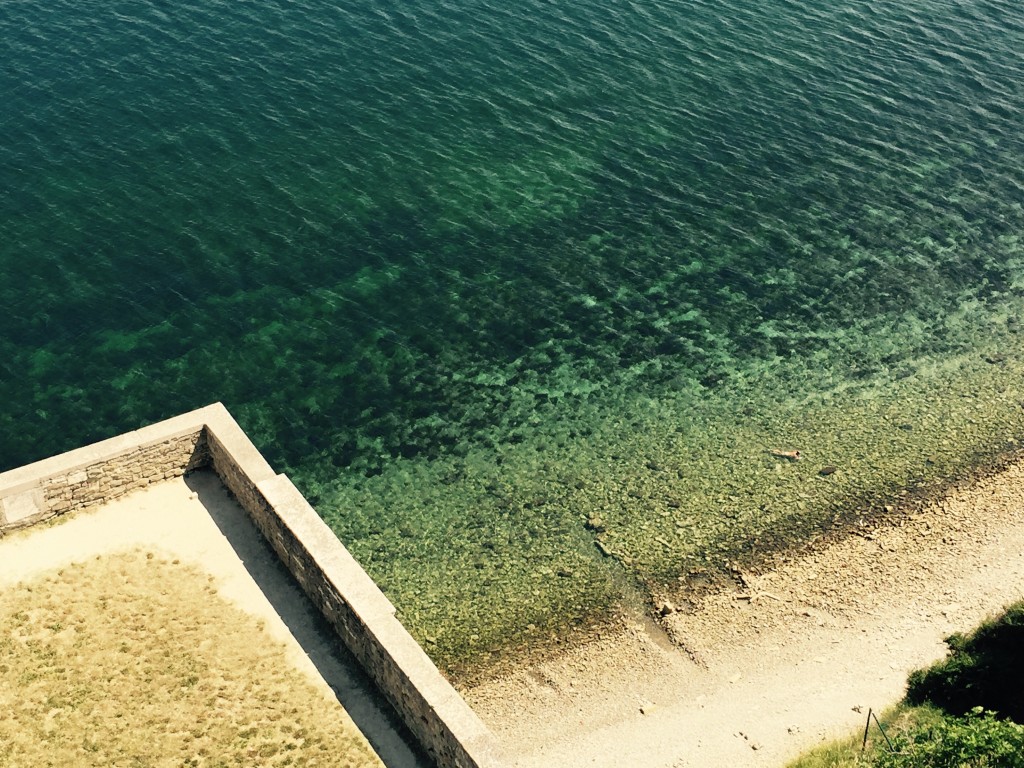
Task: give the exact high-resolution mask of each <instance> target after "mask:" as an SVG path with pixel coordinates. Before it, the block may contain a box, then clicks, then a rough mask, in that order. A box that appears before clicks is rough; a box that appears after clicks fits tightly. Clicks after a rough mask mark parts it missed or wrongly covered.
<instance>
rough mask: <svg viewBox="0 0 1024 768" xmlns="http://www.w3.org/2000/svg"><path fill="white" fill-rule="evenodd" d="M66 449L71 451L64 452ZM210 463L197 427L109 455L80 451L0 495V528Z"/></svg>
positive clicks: (36, 519) (11, 527)
mask: <svg viewBox="0 0 1024 768" xmlns="http://www.w3.org/2000/svg"><path fill="white" fill-rule="evenodd" d="M66 455H71V454H66ZM208 463H209V454H208V452H207V451H206V441H205V439H204V437H203V434H202V429H201V428H191V429H189V430H187V431H185V432H184V433H182V434H176V435H172V436H167V437H165V438H163V439H161V440H158V441H156V442H153V443H139V444H137V445H134V446H132V447H131V448H130V449H128V450H125V451H123V452H117V453H114V454H113V455H103V454H100V455H95V456H93V457H91V460H90V457H89V456H88V455H86V456H83V460H82V461H81V462H78V463H70V464H65V466H61V467H54V469H55V472H54V473H52V474H49V475H44V476H42V477H38V478H37V479H36V481H35V482H34V483H33V484H32V485H31V487H29V488H26V489H25V490H23V491H21V492H20V493H19V492H18V491H17V490H13V491H10V492H8V494H7V497H6V498H3V499H0V534H2V533H5V532H7V531H10V530H16V529H18V528H25V527H27V526H30V525H34V524H35V523H38V522H42V521H43V520H47V519H49V518H51V517H55V516H57V515H63V514H67V513H68V512H73V511H75V510H79V509H86V508H88V507H92V506H96V505H97V504H102V503H104V502H107V501H111V500H113V499H116V498H118V497H120V496H124V495H125V494H128V493H131V492H132V491H136V490H139V489H141V488H145V487H146V486H148V485H150V484H152V483H158V482H161V481H163V480H167V479H169V478H172V477H180V476H181V475H183V474H185V473H187V472H191V471H192V470H194V469H198V468H199V467H202V466H204V465H205V464H208Z"/></svg>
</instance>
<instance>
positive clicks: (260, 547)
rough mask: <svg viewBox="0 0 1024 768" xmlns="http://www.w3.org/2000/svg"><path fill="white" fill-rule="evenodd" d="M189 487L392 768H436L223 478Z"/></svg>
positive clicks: (209, 475)
mask: <svg viewBox="0 0 1024 768" xmlns="http://www.w3.org/2000/svg"><path fill="white" fill-rule="evenodd" d="M185 483H186V485H188V487H189V488H190V489H191V490H192V491H193V492H195V493H196V494H198V496H199V501H200V502H202V504H203V506H204V507H205V508H206V510H207V511H208V512H209V514H210V517H211V519H212V520H213V522H214V523H215V524H216V526H217V527H218V528H219V529H220V531H221V533H223V534H224V537H225V538H226V539H227V540H228V542H229V543H230V544H231V547H232V548H233V549H234V550H235V553H236V554H237V555H238V557H239V559H240V560H241V561H242V563H243V564H244V566H245V569H246V571H248V573H249V575H250V576H251V577H252V579H253V581H255V582H256V584H257V586H259V588H260V589H261V590H262V591H263V594H264V595H266V597H267V599H268V600H269V601H270V604H271V605H272V606H273V607H274V610H276V611H277V613H278V615H279V616H280V617H281V620H282V621H283V622H284V623H285V626H287V627H288V629H289V630H290V631H291V633H292V635H293V636H294V637H295V639H296V640H297V641H298V643H299V645H300V646H301V647H302V650H303V652H304V653H305V654H306V655H307V656H308V657H309V658H310V660H311V661H312V662H313V664H314V665H315V666H316V668H317V669H318V670H319V672H320V674H321V675H322V676H323V678H324V680H325V681H327V684H328V685H329V686H330V687H331V689H332V690H333V691H334V694H335V696H336V697H337V699H338V701H339V702H340V703H341V705H342V706H343V707H344V708H345V710H346V711H347V712H348V714H349V716H350V717H351V718H352V720H353V721H354V722H355V724H356V725H357V726H358V727H359V729H360V730H361V731H362V732H363V734H364V735H365V736H366V738H367V740H368V741H369V742H370V745H371V746H372V747H373V748H374V750H375V751H376V752H377V754H378V755H379V756H380V758H381V760H383V761H384V764H385V765H386V766H387V768H435V764H434V762H433V761H432V760H431V759H430V758H429V757H428V756H427V755H426V754H425V753H424V752H423V750H422V749H421V748H420V747H419V745H418V744H417V742H416V739H415V738H414V737H413V735H412V734H411V733H410V732H409V730H408V729H407V728H406V727H405V725H404V724H403V723H402V721H401V719H400V718H399V716H398V714H397V713H396V712H395V711H394V709H393V708H392V707H391V705H390V704H388V702H387V700H386V699H385V698H384V696H383V694H381V693H380V691H379V690H378V689H377V687H376V685H375V684H374V683H373V681H372V680H370V678H369V677H368V676H367V674H366V673H365V672H363V670H362V667H361V666H360V665H359V662H357V661H356V659H355V658H354V657H353V656H352V654H351V653H350V652H349V650H348V649H347V648H346V647H345V646H344V645H343V644H342V643H341V641H340V640H339V638H338V636H337V634H336V633H335V632H334V630H333V628H332V627H331V626H330V624H328V623H327V621H326V620H325V619H324V618H323V616H321V615H320V613H319V611H317V609H316V608H315V607H314V606H313V604H312V603H311V602H310V601H309V599H308V598H307V597H306V595H305V593H304V592H303V591H302V589H301V588H300V587H299V585H298V584H297V583H296V581H295V579H294V578H293V577H292V575H291V574H290V573H289V572H288V570H287V568H285V566H284V564H283V563H281V561H280V560H279V559H278V557H277V555H276V554H275V553H274V551H273V550H272V549H271V548H270V545H269V544H268V543H267V541H266V540H265V539H264V538H263V536H262V534H261V533H260V532H259V531H258V530H257V528H256V526H255V525H254V524H253V522H252V520H251V519H250V517H249V516H248V514H246V512H245V510H243V509H242V508H241V506H239V504H238V503H237V502H236V501H235V500H234V499H233V498H232V497H231V496H230V495H229V493H228V490H227V489H226V488H225V487H224V485H223V484H222V483H221V481H220V478H218V477H217V475H216V474H215V473H214V472H213V471H212V470H209V469H205V470H201V471H198V472H193V473H192V474H190V475H188V476H187V477H186V478H185Z"/></svg>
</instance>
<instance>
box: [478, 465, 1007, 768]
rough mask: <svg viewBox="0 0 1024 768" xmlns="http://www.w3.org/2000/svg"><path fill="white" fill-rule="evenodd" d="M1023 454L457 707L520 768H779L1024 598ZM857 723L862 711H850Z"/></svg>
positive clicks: (493, 682) (499, 683)
mask: <svg viewBox="0 0 1024 768" xmlns="http://www.w3.org/2000/svg"><path fill="white" fill-rule="evenodd" d="M1022 553H1024V455H1022V454H1021V453H1020V452H1018V453H1015V454H1014V455H1012V456H1007V457H1005V458H1004V459H1003V460H1002V461H1000V462H998V463H996V464H995V465H994V466H992V467H991V468H990V469H989V471H987V472H980V473H977V474H975V475H974V476H973V477H971V478H961V479H959V480H953V481H952V482H951V483H950V484H949V486H948V487H947V488H946V489H945V491H944V492H942V493H940V494H938V495H933V496H932V497H931V498H930V499H929V500H918V501H917V502H916V503H911V504H909V505H906V506H903V507H901V508H900V509H898V510H897V509H896V508H894V509H893V510H892V511H891V512H888V513H886V514H883V515H882V516H880V517H876V518H874V519H865V520H864V522H863V525H858V526H856V527H854V528H852V529H850V530H848V531H847V533H846V534H845V535H843V536H828V535H826V536H825V537H823V538H822V539H821V540H820V541H818V542H812V543H810V544H808V545H806V546H803V547H800V548H798V549H796V550H794V551H792V552H789V553H779V554H778V555H776V556H775V557H774V559H773V561H772V562H771V563H770V565H769V566H768V567H765V568H764V569H763V570H761V571H754V570H750V571H746V570H744V571H741V572H740V574H739V578H738V579H737V580H736V581H734V582H733V584H732V586H731V587H728V586H726V588H723V589H719V590H717V591H709V592H708V593H707V594H706V595H705V596H704V598H703V599H702V600H701V601H700V603H699V605H697V606H695V607H694V608H693V609H692V610H690V611H685V610H680V611H676V612H673V613H669V614H667V615H666V616H665V617H663V618H662V619H661V621H660V623H655V622H653V621H644V620H643V619H642V617H639V616H632V617H629V616H623V617H622V618H621V619H620V623H619V626H618V627H617V628H613V629H609V630H606V631H605V632H604V633H600V634H599V635H598V636H596V637H591V638H589V639H587V640H584V641H582V642H579V643H577V644H574V645H571V646H570V647H568V648H567V649H566V650H564V651H562V652H560V653H555V654H549V655H548V656H547V657H546V658H539V659H537V658H535V659H532V660H530V661H529V662H528V663H526V664H525V665H524V667H523V668H522V669H520V670H518V671H514V672H505V673H499V674H497V675H495V676H494V677H492V678H491V679H489V680H487V681H486V682H479V683H476V684H473V685H468V686H465V687H464V689H463V691H462V693H463V695H464V696H466V698H467V700H468V701H469V702H470V704H471V705H472V706H473V707H474V709H475V710H476V711H477V712H478V713H479V714H480V715H481V717H482V718H483V719H484V721H485V722H486V723H487V724H488V726H489V727H490V728H491V729H492V730H493V731H494V732H495V733H496V735H497V736H498V738H499V740H500V741H501V742H502V743H503V744H504V746H505V748H506V749H507V750H508V752H509V754H510V756H512V761H511V762H512V765H513V766H516V768H534V766H536V768H540V766H543V765H555V764H558V765H581V766H582V765H587V766H609V767H610V766H612V765H622V764H629V765H634V766H637V768H648V767H649V768H668V766H672V767H673V768H684V767H686V766H694V767H696V766H707V767H708V768H715V766H722V767H723V768H724V767H725V766H780V765H783V764H784V762H785V761H786V760H789V759H791V758H793V757H795V756H796V755H797V754H799V753H800V752H801V751H803V750H805V749H807V748H810V747H813V746H815V745H817V744H819V743H821V742H822V741H824V740H827V739H830V738H834V737H837V736H842V735H844V734H846V733H848V732H851V731H852V730H855V729H856V728H857V727H858V726H859V725H861V724H862V720H863V713H865V712H866V711H867V708H868V707H874V708H875V709H876V710H878V709H881V708H884V707H885V706H887V705H889V704H891V703H894V702H895V701H896V700H897V699H898V698H899V697H900V696H902V693H903V687H904V684H905V680H906V675H907V674H908V673H909V672H910V671H911V670H912V669H915V668H918V667H920V666H923V665H925V664H928V663H931V662H932V661H935V660H937V659H938V658H941V657H942V655H943V654H944V652H945V646H944V645H943V642H942V640H943V638H944V637H946V636H947V635H949V634H950V633H951V632H954V631H966V630H969V629H971V628H973V626H975V625H976V624H977V623H978V622H980V621H981V620H982V619H984V618H985V617H986V616H987V615H989V614H991V613H993V612H995V611H998V610H999V609H1000V608H1002V607H1003V606H1004V605H1005V604H1006V603H1008V602H1011V601H1013V600H1015V599H1020V598H1021V597H1022V596H1024V554H1022ZM858 709H859V710H860V711H857V710H858Z"/></svg>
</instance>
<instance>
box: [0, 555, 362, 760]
mask: <svg viewBox="0 0 1024 768" xmlns="http://www.w3.org/2000/svg"><path fill="white" fill-rule="evenodd" d="M211 581H212V579H211V577H209V576H207V575H205V574H203V573H201V572H200V571H198V570H197V569H194V568H192V567H189V566H185V565H180V564H178V563H177V561H175V562H168V561H167V560H164V559H161V558H160V557H158V556H154V555H152V554H147V553H143V552H135V553H124V554H117V555H107V556H103V557H97V558H96V559H95V560H92V561H89V562H88V563H85V564H80V565H73V566H68V567H66V568H64V569H63V570H61V571H59V572H57V573H55V574H53V575H50V576H49V577H45V578H41V579H39V580H36V581H32V582H27V583H22V584H19V585H18V586H16V587H13V588H10V589H8V590H6V591H5V593H4V594H3V595H2V597H0V713H3V714H2V716H0V766H9V767H10V768H14V767H15V766H24V767H25V768H36V767H37V766H62V767H63V766H69V765H75V766H82V765H93V766H131V767H135V766H157V765H160V766H165V765H166V766H170V765H175V766H178V765H187V766H235V765H246V766H248V765H261V766H262V765H266V766H286V765H291V766H318V765H323V766H327V765H330V766H332V767H333V766H350V767H353V768H354V767H356V766H359V767H362V766H381V763H380V761H379V760H378V758H377V757H376V756H375V755H374V754H373V752H372V751H371V750H370V748H369V746H368V745H367V744H366V742H365V740H364V739H363V737H362V735H361V734H360V733H359V731H358V730H357V729H356V727H355V726H354V725H353V724H352V722H351V720H350V719H349V718H348V715H347V714H346V713H345V711H344V710H343V709H342V708H341V706H340V705H339V704H338V703H337V702H336V701H335V700H333V699H331V698H329V697H328V696H327V695H325V694H324V693H321V692H320V691H319V690H318V689H317V688H316V687H315V686H314V684H313V683H312V682H311V681H310V680H308V679H307V678H306V677H305V676H304V675H302V674H301V673H300V672H299V671H298V670H296V669H294V667H292V666H291V664H290V663H289V662H288V660H287V657H286V655H285V650H284V647H283V646H282V645H281V644H279V643H278V642H277V641H275V640H273V639H272V638H271V637H270V636H269V634H268V633H267V632H266V631H265V630H264V629H263V627H262V622H260V621H259V620H257V619H255V618H254V617H252V616H250V615H249V614H247V613H244V612H243V611H241V610H240V609H238V608H236V607H234V606H233V605H231V604H229V603H228V602H226V601H225V600H224V599H222V598H221V597H220V596H219V595H217V593H216V590H215V589H214V587H213V585H212V584H211Z"/></svg>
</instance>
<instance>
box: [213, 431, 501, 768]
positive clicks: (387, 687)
mask: <svg viewBox="0 0 1024 768" xmlns="http://www.w3.org/2000/svg"><path fill="white" fill-rule="evenodd" d="M209 444H210V455H211V459H212V464H213V468H214V471H215V472H217V474H218V475H219V476H220V478H221V481H222V482H223V483H224V485H225V486H226V487H227V488H228V489H229V490H230V491H231V492H232V493H233V494H234V496H235V498H236V499H237V500H238V501H239V503H240V504H241V505H242V507H243V508H245V509H246V511H247V512H248V513H249V514H250V516H251V517H252V519H253V521H254V522H255V523H256V526H257V527H258V528H259V529H260V531H261V532H262V533H263V535H264V537H266V539H267V541H268V542H269V543H270V545H271V547H273V549H274V551H275V552H276V553H277V555H278V557H280V558H281V560H282V562H283V563H284V564H285V566H286V567H287V568H288V570H289V571H290V572H291V573H292V575H293V576H294V577H295V579H296V581H298V582H299V585H300V586H301V587H302V590H303V591H304V592H305V593H306V595H307V596H308V597H309V599H310V600H311V601H312V602H313V604H314V605H315V606H316V607H317V608H318V609H319V610H320V612H321V613H322V614H323V616H324V617H325V618H326V619H327V620H328V621H329V622H330V623H331V625H332V626H333V627H334V629H335V631H336V632H337V633H338V636H339V637H340V638H341V640H342V642H343V643H344V644H345V645H346V646H347V647H348V649H349V650H350V651H351V652H352V654H353V655H354V656H355V657H356V658H357V659H358V660H359V662H360V664H361V665H362V667H363V668H364V669H365V670H366V672H367V673H368V674H369V675H370V677H371V678H372V679H373V680H374V682H375V683H376V684H377V686H378V688H380V690H381V691H382V692H383V693H384V694H385V695H386V696H387V698H388V699H389V701H390V702H391V704H392V706H394V707H395V709H396V711H397V712H398V713H399V715H400V716H401V717H402V719H403V721H404V722H405V723H406V725H407V726H408V727H409V729H410V730H411V731H412V732H413V734H414V735H415V736H416V738H417V740H418V741H419V742H420V744H421V745H422V746H423V747H424V748H425V749H426V751H427V752H428V754H429V755H430V756H431V757H432V758H433V759H434V760H435V761H436V763H437V765H438V766H440V767H441V768H491V767H493V766H498V765H500V764H501V760H500V758H499V756H498V752H497V748H496V746H495V744H494V741H493V737H492V736H491V734H490V732H489V731H488V730H487V729H486V728H485V727H484V725H483V723H482V722H481V721H480V720H479V718H478V717H477V715H476V714H475V713H474V712H473V711H472V710H471V709H470V708H469V706H468V705H467V704H466V703H465V701H463V699H462V698H461V697H460V696H459V695H458V693H457V692H456V691H455V690H454V689H453V688H452V687H451V685H450V684H449V683H448V682H447V681H446V680H445V679H444V678H443V676H442V675H441V673H440V672H438V670H437V668H436V667H435V666H434V664H433V662H431V661H430V659H429V657H428V656H427V655H426V654H425V653H424V652H423V650H422V648H420V646H419V645H418V644H417V643H416V641H415V640H413V638H412V637H411V636H410V635H409V633H408V632H407V631H406V629H405V628H404V627H403V626H402V625H401V623H400V622H399V621H398V619H397V618H395V609H394V606H392V605H391V603H390V602H389V601H388V599H387V598H386V597H385V596H384V594H383V593H382V592H381V591H380V589H379V588H378V587H377V585H376V584H375V583H374V582H373V580H372V579H370V577H369V576H368V575H367V574H366V572H365V571H364V570H363V569H362V567H360V566H359V564H358V563H357V562H356V561H355V559H354V558H352V556H351V555H350V554H349V552H348V551H347V550H346V549H345V548H344V546H342V544H341V542H339V541H338V539H337V537H336V536H335V535H334V533H333V532H332V531H331V530H330V529H329V528H328V527H327V525H326V524H325V523H324V522H323V521H322V520H321V519H320V517H319V516H318V515H317V514H316V512H315V511H314V510H313V508H312V507H310V506H309V504H308V503H307V502H306V500H305V498H304V497H303V496H302V494H300V493H299V491H298V490H297V489H296V488H295V486H294V485H292V483H291V481H290V480H289V479H288V478H287V477H285V476H284V475H277V476H275V477H273V478H269V479H266V480H263V481H261V482H254V481H253V479H252V478H251V477H250V475H249V474H248V473H247V472H245V471H243V470H242V468H241V467H239V466H238V464H237V462H235V460H234V456H233V454H234V453H235V451H234V450H231V451H229V450H227V449H225V447H224V446H223V445H222V444H221V441H220V440H219V438H218V435H216V434H212V433H211V435H210V437H209Z"/></svg>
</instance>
